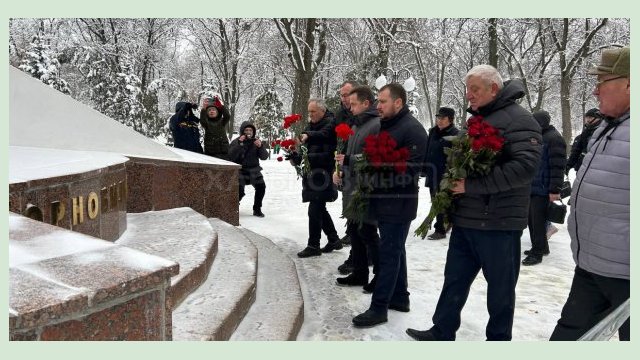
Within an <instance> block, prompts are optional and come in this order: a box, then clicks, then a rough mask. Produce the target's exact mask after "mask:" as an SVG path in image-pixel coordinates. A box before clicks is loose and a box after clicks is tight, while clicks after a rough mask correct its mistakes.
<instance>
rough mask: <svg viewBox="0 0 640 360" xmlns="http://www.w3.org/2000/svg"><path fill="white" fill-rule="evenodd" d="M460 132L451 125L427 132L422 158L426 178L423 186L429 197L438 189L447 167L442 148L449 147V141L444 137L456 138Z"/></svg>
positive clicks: (434, 128) (435, 127) (445, 156)
mask: <svg viewBox="0 0 640 360" xmlns="http://www.w3.org/2000/svg"><path fill="white" fill-rule="evenodd" d="M459 132H460V130H458V128H457V127H455V126H454V125H453V124H451V125H449V126H447V127H446V128H444V129H442V130H441V129H440V128H439V127H437V126H434V127H432V128H431V129H430V130H429V140H428V142H427V153H426V156H425V158H424V163H425V167H424V175H425V176H426V180H425V186H426V187H428V188H429V190H430V191H431V195H435V192H436V191H438V190H439V189H440V181H442V177H443V176H444V171H445V169H446V166H447V155H446V154H445V153H444V148H447V147H451V141H448V140H446V139H444V137H445V136H456V135H458V133H459Z"/></svg>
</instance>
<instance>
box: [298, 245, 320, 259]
mask: <svg viewBox="0 0 640 360" xmlns="http://www.w3.org/2000/svg"><path fill="white" fill-rule="evenodd" d="M320 255H322V251H320V249H318V248H314V247H310V246H307V247H306V248H304V250H302V251H300V252H299V253H298V257H300V258H308V257H311V256H320Z"/></svg>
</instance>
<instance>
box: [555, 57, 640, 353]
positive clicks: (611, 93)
mask: <svg viewBox="0 0 640 360" xmlns="http://www.w3.org/2000/svg"><path fill="white" fill-rule="evenodd" d="M630 58H631V56H630V49H629V48H628V47H624V48H610V49H605V50H603V51H602V54H601V60H600V64H599V65H597V66H596V67H594V68H592V69H591V70H589V74H591V75H596V76H597V83H596V86H595V89H594V90H593V95H595V96H596V98H597V99H598V102H599V103H600V106H599V108H600V112H601V113H602V114H603V115H604V116H605V119H604V121H605V123H606V125H605V124H602V125H601V126H600V127H599V128H598V129H597V130H596V131H595V132H594V133H593V136H592V137H591V140H590V141H589V150H588V152H587V154H586V155H585V157H584V160H583V162H582V166H581V167H580V169H579V170H578V174H577V175H576V180H575V181H574V183H573V187H572V188H573V191H572V193H571V201H572V203H573V206H572V207H571V212H570V213H569V221H568V224H567V229H568V230H569V236H570V237H571V251H572V252H573V260H574V261H575V263H576V268H575V270H574V275H573V282H572V284H571V291H570V292H569V298H568V299H567V302H566V303H565V305H564V308H563V309H562V314H561V315H560V320H558V324H557V325H556V328H555V329H554V331H553V334H552V335H551V339H550V340H578V339H579V338H580V337H581V336H582V335H583V334H585V333H586V332H587V331H588V330H589V329H591V328H593V326H594V325H596V324H597V323H598V322H599V321H600V320H602V319H603V318H604V317H605V316H607V315H608V314H609V313H611V312H612V311H614V310H615V309H616V308H618V307H619V306H620V305H621V304H623V303H624V302H625V301H626V300H627V299H629V291H630V283H629V281H630V279H631V276H630V272H629V263H630V253H629V238H630V231H629V221H630V199H629V188H630V186H629V185H630V176H629V173H630V171H629V164H630V161H629V159H630V156H629V155H630V122H631V121H630V114H629V112H630V110H631V74H630V66H629V61H630ZM628 310H629V309H628V308H627V313H626V314H627V315H628V314H629V312H628ZM620 320H621V321H624V323H623V324H622V325H621V326H620V328H619V330H618V334H619V336H620V340H623V341H625V340H626V341H628V340H630V327H631V324H630V323H631V320H630V318H627V319H626V321H625V318H624V317H622V318H621V319H620ZM618 325H619V323H618ZM611 326H612V324H607V328H609V327H611Z"/></svg>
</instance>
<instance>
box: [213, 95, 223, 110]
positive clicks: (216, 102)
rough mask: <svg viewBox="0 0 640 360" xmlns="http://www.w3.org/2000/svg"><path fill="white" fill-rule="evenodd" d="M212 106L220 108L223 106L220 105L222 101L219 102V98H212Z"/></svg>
mask: <svg viewBox="0 0 640 360" xmlns="http://www.w3.org/2000/svg"><path fill="white" fill-rule="evenodd" d="M213 106H215V107H217V108H221V107H223V106H224V105H223V104H222V101H220V98H219V97H217V96H216V97H214V98H213Z"/></svg>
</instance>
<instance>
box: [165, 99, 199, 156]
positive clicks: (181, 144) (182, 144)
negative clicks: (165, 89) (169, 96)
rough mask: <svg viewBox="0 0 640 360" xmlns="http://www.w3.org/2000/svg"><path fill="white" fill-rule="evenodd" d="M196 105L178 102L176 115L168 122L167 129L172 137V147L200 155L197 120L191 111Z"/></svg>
mask: <svg viewBox="0 0 640 360" xmlns="http://www.w3.org/2000/svg"><path fill="white" fill-rule="evenodd" d="M197 107H198V105H196V104H191V103H188V102H184V101H180V102H178V103H177V104H176V113H175V114H174V115H173V116H172V117H171V119H170V120H169V129H170V130H171V136H173V147H177V148H178V149H184V150H189V151H193V152H197V153H199V154H202V145H200V129H199V128H198V121H199V120H198V118H197V117H196V116H195V115H194V114H193V109H195V108H197Z"/></svg>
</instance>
